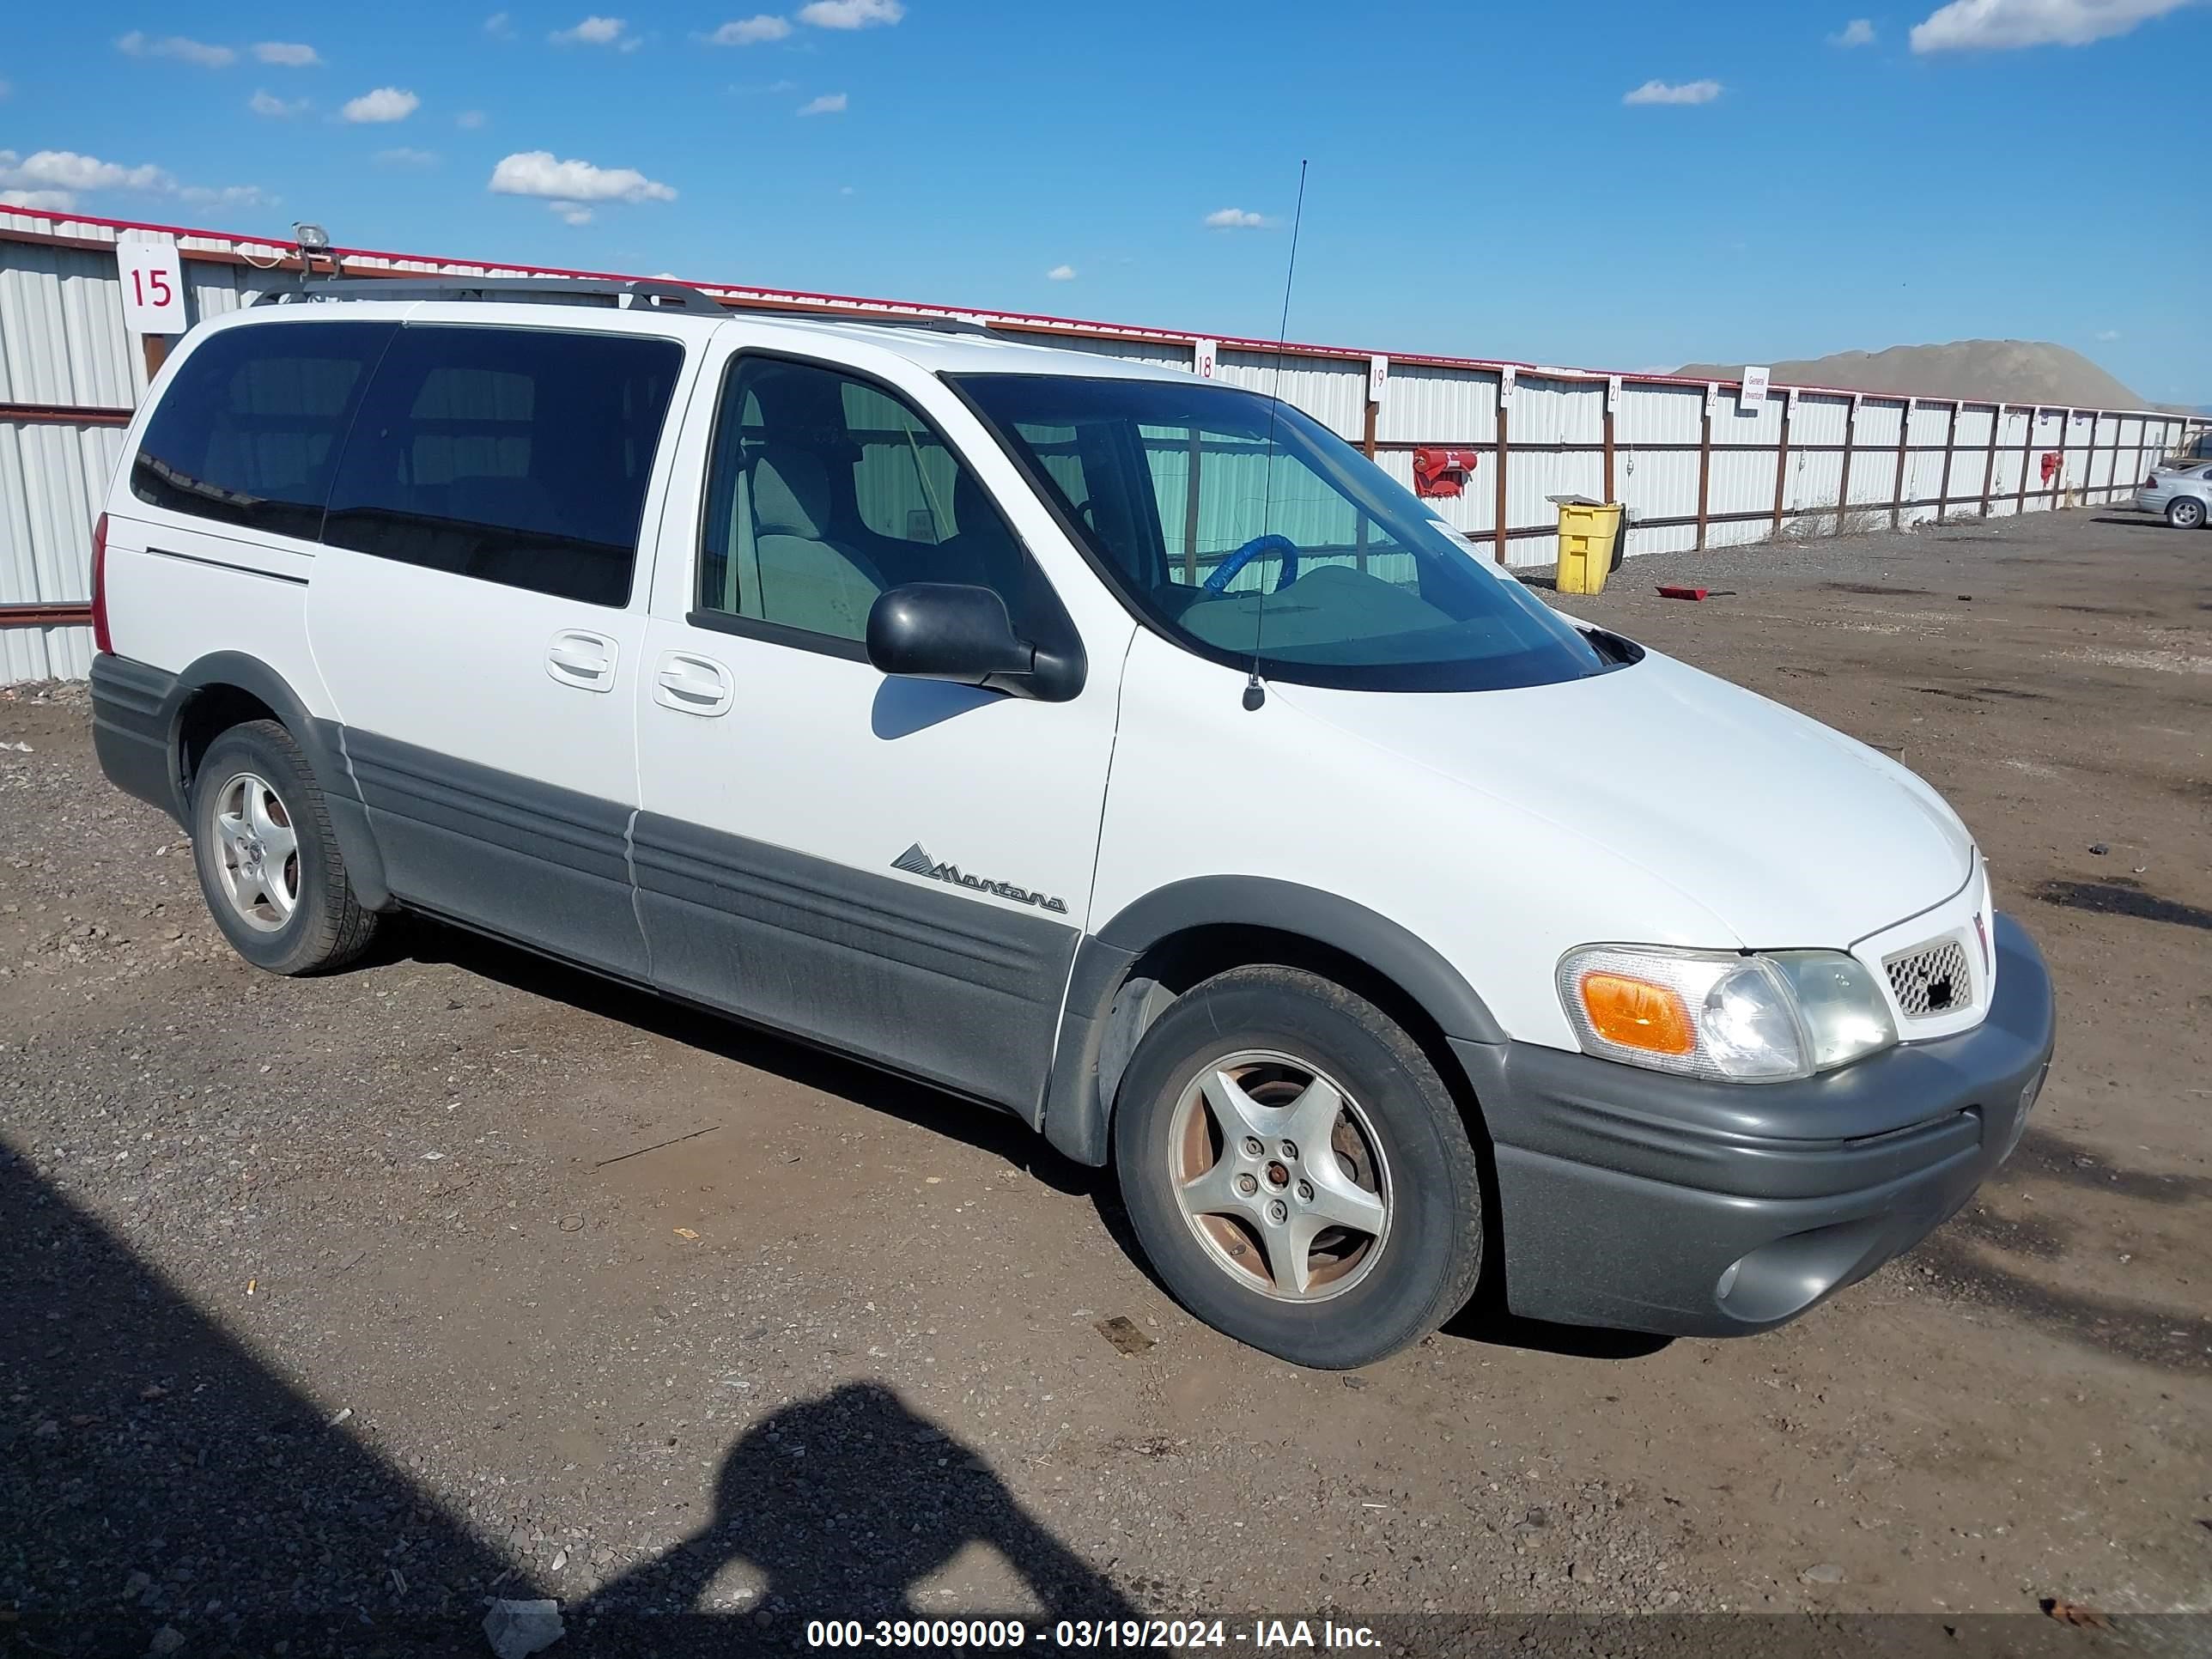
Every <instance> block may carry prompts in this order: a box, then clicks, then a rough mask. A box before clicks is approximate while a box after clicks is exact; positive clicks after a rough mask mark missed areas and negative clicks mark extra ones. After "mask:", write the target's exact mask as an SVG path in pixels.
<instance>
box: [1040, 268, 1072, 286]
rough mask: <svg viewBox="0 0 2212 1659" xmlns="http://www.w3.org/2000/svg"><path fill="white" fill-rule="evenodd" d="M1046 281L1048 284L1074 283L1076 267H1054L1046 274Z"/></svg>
mask: <svg viewBox="0 0 2212 1659" xmlns="http://www.w3.org/2000/svg"><path fill="white" fill-rule="evenodd" d="M1044 279H1045V281H1047V282H1048V283H1072V282H1073V281H1074V280H1075V267H1074V266H1073V265H1054V267H1053V268H1052V269H1051V270H1048V271H1047V272H1045V274H1044Z"/></svg>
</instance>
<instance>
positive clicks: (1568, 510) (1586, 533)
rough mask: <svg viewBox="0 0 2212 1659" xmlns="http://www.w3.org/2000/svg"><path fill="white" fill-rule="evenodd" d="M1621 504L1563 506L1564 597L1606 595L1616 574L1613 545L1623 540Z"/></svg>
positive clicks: (1561, 586)
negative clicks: (1609, 580) (1608, 579)
mask: <svg viewBox="0 0 2212 1659" xmlns="http://www.w3.org/2000/svg"><path fill="white" fill-rule="evenodd" d="M1620 512H1621V509H1620V502H1618V501H1614V502H1612V503H1610V504H1608V505H1604V506H1601V505H1599V504H1598V503H1596V502H1595V501H1561V502H1560V503H1559V592H1562V593H1602V592H1605V579H1606V577H1607V575H1608V574H1611V573H1612V570H1613V544H1614V543H1615V542H1616V541H1617V540H1618V539H1619V538H1620Z"/></svg>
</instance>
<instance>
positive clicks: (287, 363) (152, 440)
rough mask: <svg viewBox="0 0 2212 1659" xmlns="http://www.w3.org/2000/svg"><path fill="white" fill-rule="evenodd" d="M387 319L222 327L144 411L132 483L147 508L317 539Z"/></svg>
mask: <svg viewBox="0 0 2212 1659" xmlns="http://www.w3.org/2000/svg"><path fill="white" fill-rule="evenodd" d="M395 332H397V329H396V328H395V326H394V325H392V324H390V323H271V324H268V325H263V326H259V327H254V326H246V327H240V328H230V329H224V330H222V331H220V332H218V333H216V334H214V335H212V336H210V337H209V338H208V339H207V340H205V341H204V342H203V343H201V344H200V345H199V346H197V348H195V349H194V350H193V351H192V353H191V356H188V357H186V358H185V361H184V362H182V363H181V364H179V366H178V369H177V374H176V377H175V378H174V379H173V380H171V381H170V383H169V388H168V390H167V392H165V393H164V394H163V395H162V398H161V404H159V406H157V407H156V408H155V410H154V412H153V414H152V415H151V416H149V418H148V420H147V422H146V435H145V438H144V440H143V441H142V442H141V443H140V444H139V446H138V453H137V456H136V457H134V458H133V459H132V460H131V494H132V495H136V496H137V498H138V499H139V500H140V501H144V502H146V503H147V504H149V506H153V507H167V508H168V509H169V510H170V511H172V512H175V513H191V514H192V515H193V516H194V517H196V518H202V519H216V520H221V521H222V522H223V523H225V524H234V525H242V526H246V527H247V528H249V529H253V530H263V531H267V532H271V533H272V534H275V535H280V536H297V537H301V538H305V539H309V540H312V539H313V537H314V535H315V532H316V531H317V529H318V528H319V526H320V525H321V523H322V517H323V501H324V498H325V496H327V495H329V494H330V486H331V474H332V472H333V471H335V469H336V468H337V459H338V451H339V449H340V448H341V447H343V443H344V441H345V435H346V428H347V427H348V426H349V425H350V424H351V423H352V421H353V416H354V410H355V407H356V404H359V402H360V401H361V396H362V391H363V389H364V388H365V387H366V386H368V380H369V374H370V372H371V370H373V369H374V368H375V366H376V360H377V358H378V357H379V356H380V355H381V354H382V353H383V350H384V348H385V346H386V344H387V343H389V342H390V340H391V338H392V335H393V334H394V333H395Z"/></svg>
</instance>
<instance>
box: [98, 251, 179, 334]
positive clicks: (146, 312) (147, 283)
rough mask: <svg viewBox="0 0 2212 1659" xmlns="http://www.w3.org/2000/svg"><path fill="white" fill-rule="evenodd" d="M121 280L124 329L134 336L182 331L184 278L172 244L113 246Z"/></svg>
mask: <svg viewBox="0 0 2212 1659" xmlns="http://www.w3.org/2000/svg"><path fill="white" fill-rule="evenodd" d="M115 264H116V268H117V270H118V274H119V275H120V276H122V278H123V325H124V327H125V328H127V329H129V330H130V331H131V332H132V333H133V334H182V333H183V332H184V331H185V276H184V270H183V266H182V264H181V262H180V261H179V259H178V258H177V245H176V244H175V243H174V242H146V241H130V242H118V243H117V244H116V245H115Z"/></svg>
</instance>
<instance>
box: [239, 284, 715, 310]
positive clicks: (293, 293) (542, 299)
mask: <svg viewBox="0 0 2212 1659" xmlns="http://www.w3.org/2000/svg"><path fill="white" fill-rule="evenodd" d="M322 300H501V301H509V302H512V303H516V304H521V305H582V306H614V307H620V308H622V309H624V310H633V311H681V312H687V313H695V314H698V315H702V316H712V317H726V316H727V315H728V314H729V311H728V307H725V306H722V305H720V304H718V303H717V302H716V301H714V298H713V296H711V295H708V294H707V293H706V292H704V291H703V290H702V289H696V288H692V287H690V285H689V284H687V283H668V282H657V281H649V280H645V279H637V280H631V281H623V280H618V279H614V278H606V277H596V276H424V277H411V276H339V277H333V278H331V279H330V280H329V281H326V282H320V283H304V284H302V285H301V286H300V287H297V288H279V289H263V290H261V291H259V292H258V293H256V294H254V295H252V296H251V297H249V298H248V299H247V301H246V304H247V305H248V306H258V305H280V306H281V305H298V304H302V303H305V302H307V301H322Z"/></svg>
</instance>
